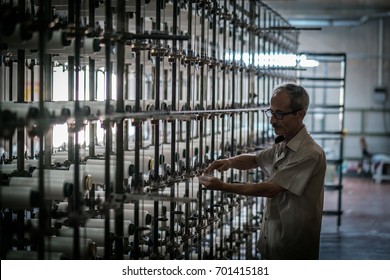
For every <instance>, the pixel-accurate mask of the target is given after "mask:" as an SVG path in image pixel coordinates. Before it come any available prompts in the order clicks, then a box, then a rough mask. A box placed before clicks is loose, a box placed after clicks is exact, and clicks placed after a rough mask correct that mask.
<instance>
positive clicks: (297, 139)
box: [287, 125, 309, 152]
mask: <svg viewBox="0 0 390 280" xmlns="http://www.w3.org/2000/svg"><path fill="white" fill-rule="evenodd" d="M307 134H309V133H308V132H307V129H306V126H305V125H304V126H303V127H302V128H301V130H300V131H299V132H298V133H297V135H295V136H294V138H293V139H291V140H290V141H288V143H287V147H288V148H289V149H290V150H292V151H294V152H296V151H297V150H298V148H299V145H300V144H301V142H302V141H303V139H304V137H305V135H307Z"/></svg>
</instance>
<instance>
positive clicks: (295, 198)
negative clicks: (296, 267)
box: [256, 127, 326, 259]
mask: <svg viewBox="0 0 390 280" xmlns="http://www.w3.org/2000/svg"><path fill="white" fill-rule="evenodd" d="M256 161H257V163H258V164H259V166H260V167H261V169H262V170H263V171H264V172H265V174H267V175H268V180H269V181H271V182H273V183H275V184H278V185H280V186H281V187H282V188H284V189H286V191H285V192H281V193H279V194H278V195H276V196H275V197H273V198H268V199H267V201H266V208H265V212H264V217H263V221H262V228H261V237H260V240H259V242H258V248H259V250H260V252H261V253H262V256H263V257H264V258H265V259H318V257H319V244H320V232H321V222H322V213H323V199H324V188H323V185H324V178H325V171H326V158H325V154H324V151H323V149H322V148H321V147H320V146H319V145H318V144H317V143H316V142H315V141H314V139H313V138H312V137H311V136H310V134H309V133H308V132H307V130H306V128H305V127H303V128H302V129H301V130H300V132H299V133H298V134H297V135H296V136H295V137H294V138H293V139H291V140H290V141H289V142H288V143H287V144H286V143H285V142H284V141H283V142H282V143H278V144H274V145H273V146H272V147H270V148H269V149H265V150H263V151H261V152H260V153H258V154H257V155H256Z"/></svg>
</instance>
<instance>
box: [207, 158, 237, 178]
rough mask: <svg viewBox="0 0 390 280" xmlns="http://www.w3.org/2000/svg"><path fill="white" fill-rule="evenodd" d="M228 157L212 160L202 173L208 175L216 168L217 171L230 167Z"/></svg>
mask: <svg viewBox="0 0 390 280" xmlns="http://www.w3.org/2000/svg"><path fill="white" fill-rule="evenodd" d="M230 164H231V163H230V160H229V159H219V160H215V161H213V162H212V163H211V164H210V165H209V166H208V167H207V168H206V169H205V171H204V174H206V175H210V174H211V173H212V172H213V171H214V170H218V171H219V172H222V171H226V170H228V169H229V168H231V165H230Z"/></svg>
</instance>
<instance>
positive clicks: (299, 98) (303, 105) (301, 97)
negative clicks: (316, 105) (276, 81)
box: [273, 83, 310, 111]
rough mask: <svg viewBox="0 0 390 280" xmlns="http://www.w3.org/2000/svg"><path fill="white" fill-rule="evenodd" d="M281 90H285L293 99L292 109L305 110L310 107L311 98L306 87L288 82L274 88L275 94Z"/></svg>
mask: <svg viewBox="0 0 390 280" xmlns="http://www.w3.org/2000/svg"><path fill="white" fill-rule="evenodd" d="M279 92H285V93H287V94H288V96H289V97H290V100H291V105H290V107H291V110H293V111H298V110H305V111H307V108H308V107H309V103H310V98H309V95H308V94H307V91H306V89H305V88H304V87H302V86H299V85H297V84H293V83H287V84H283V85H279V86H278V87H276V88H275V89H274V92H273V96H274V95H276V94H277V93H279Z"/></svg>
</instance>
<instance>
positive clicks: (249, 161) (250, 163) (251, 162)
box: [229, 154, 257, 170]
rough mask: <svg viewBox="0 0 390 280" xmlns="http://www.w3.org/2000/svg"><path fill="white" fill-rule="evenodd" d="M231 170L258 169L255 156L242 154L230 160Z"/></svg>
mask: <svg viewBox="0 0 390 280" xmlns="http://www.w3.org/2000/svg"><path fill="white" fill-rule="evenodd" d="M229 162H230V168H234V169H239V170H248V169H252V168H256V167H257V163H256V160H255V157H254V155H252V154H242V155H238V156H235V157H231V158H229Z"/></svg>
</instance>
